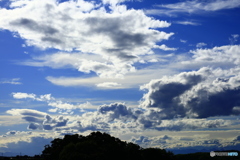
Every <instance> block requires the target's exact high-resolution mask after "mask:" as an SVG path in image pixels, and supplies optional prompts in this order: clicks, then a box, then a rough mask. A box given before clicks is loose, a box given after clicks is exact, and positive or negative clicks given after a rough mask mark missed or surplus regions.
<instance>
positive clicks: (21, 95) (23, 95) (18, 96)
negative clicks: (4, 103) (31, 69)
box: [12, 92, 36, 99]
mask: <svg viewBox="0 0 240 160" xmlns="http://www.w3.org/2000/svg"><path fill="white" fill-rule="evenodd" d="M12 95H13V98H15V99H23V98H32V99H35V97H36V95H35V94H27V93H22V92H16V93H12Z"/></svg>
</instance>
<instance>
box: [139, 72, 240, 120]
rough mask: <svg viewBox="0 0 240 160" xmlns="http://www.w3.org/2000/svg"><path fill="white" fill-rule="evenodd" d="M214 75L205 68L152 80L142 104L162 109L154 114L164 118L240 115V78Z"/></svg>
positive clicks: (147, 86)
mask: <svg viewBox="0 0 240 160" xmlns="http://www.w3.org/2000/svg"><path fill="white" fill-rule="evenodd" d="M213 72H214V71H213ZM213 76H214V73H211V71H210V69H207V68H202V69H200V70H199V71H197V72H185V73H181V74H179V75H176V76H173V77H168V78H162V79H160V80H154V81H151V82H150V83H149V84H147V85H146V86H145V88H146V89H148V90H149V91H148V93H147V94H145V95H144V97H143V101H142V103H141V106H143V107H146V108H149V109H150V108H158V109H159V111H154V112H152V113H151V114H153V113H154V115H155V116H154V117H157V116H156V115H158V116H159V118H160V119H171V118H174V117H195V118H207V117H211V116H220V115H233V114H235V115H237V114H239V112H238V107H237V106H240V77H238V76H235V77H231V78H225V79H219V78H216V79H213V78H212V79H211V78H209V77H213ZM143 88H144V87H143Z"/></svg>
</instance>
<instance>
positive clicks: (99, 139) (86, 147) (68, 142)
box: [42, 132, 173, 160]
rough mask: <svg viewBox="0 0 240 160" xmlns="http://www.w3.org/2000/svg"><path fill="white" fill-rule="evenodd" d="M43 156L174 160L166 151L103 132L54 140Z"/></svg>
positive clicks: (86, 159)
mask: <svg viewBox="0 0 240 160" xmlns="http://www.w3.org/2000/svg"><path fill="white" fill-rule="evenodd" d="M42 154H43V156H44V157H45V158H46V159H49V160H110V159H111V160H112V159H114V160H122V159H124V160H132V159H138V160H149V159H155V158H157V159H165V160H168V159H173V154H172V153H171V152H166V150H164V149H159V148H146V149H143V148H141V147H140V146H139V145H137V144H134V143H131V142H129V143H128V142H124V141H121V140H120V139H118V138H115V137H112V136H110V135H109V134H107V133H101V132H92V133H91V134H90V135H88V136H82V135H78V134H75V135H65V137H64V138H63V139H59V138H57V139H54V140H53V141H52V142H51V145H46V146H45V149H44V150H43V152H42ZM150 157H151V158H150Z"/></svg>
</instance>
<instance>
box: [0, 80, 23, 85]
mask: <svg viewBox="0 0 240 160" xmlns="http://www.w3.org/2000/svg"><path fill="white" fill-rule="evenodd" d="M20 80H21V79H20V78H13V79H6V80H0V84H13V85H20V84H22V82H20Z"/></svg>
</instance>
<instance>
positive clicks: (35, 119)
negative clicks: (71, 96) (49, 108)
mask: <svg viewBox="0 0 240 160" xmlns="http://www.w3.org/2000/svg"><path fill="white" fill-rule="evenodd" d="M6 113H8V114H11V115H21V117H22V119H23V120H25V121H27V122H29V126H28V129H30V130H36V129H40V130H42V129H43V130H52V129H54V128H58V127H62V126H66V124H67V122H68V119H67V118H64V117H63V116H58V117H56V118H53V117H51V116H50V115H48V114H47V113H44V112H40V111H36V110H31V109H11V110H8V111H7V112H6ZM14 134H15V133H14Z"/></svg>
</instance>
